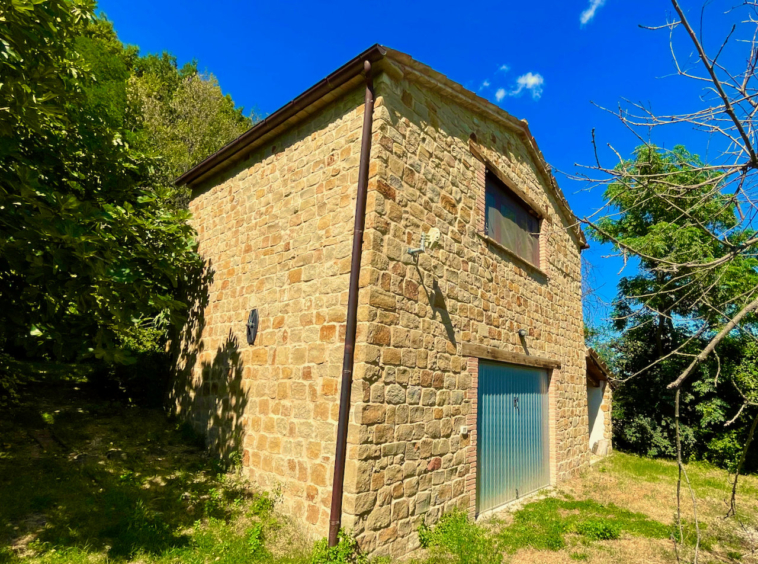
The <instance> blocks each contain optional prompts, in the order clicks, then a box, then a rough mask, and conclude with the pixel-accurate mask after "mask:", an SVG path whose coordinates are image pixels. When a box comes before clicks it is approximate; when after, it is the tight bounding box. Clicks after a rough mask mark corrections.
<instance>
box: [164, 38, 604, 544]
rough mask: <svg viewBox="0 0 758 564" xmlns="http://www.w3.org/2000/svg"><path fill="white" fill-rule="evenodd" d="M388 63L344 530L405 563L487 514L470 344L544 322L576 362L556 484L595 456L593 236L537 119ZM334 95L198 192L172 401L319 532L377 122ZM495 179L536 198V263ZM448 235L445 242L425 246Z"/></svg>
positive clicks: (560, 405)
mask: <svg viewBox="0 0 758 564" xmlns="http://www.w3.org/2000/svg"><path fill="white" fill-rule="evenodd" d="M375 67H376V68H377V69H378V72H377V73H376V76H375V78H374V85H375V95H376V98H375V108H374V122H373V132H372V149H371V162H370V172H369V194H368V205H367V212H366V213H367V216H366V232H365V235H364V243H363V248H364V251H363V263H362V268H361V272H360V281H361V283H360V286H361V290H360V295H359V309H358V321H359V323H358V332H357V346H356V355H355V372H354V384H353V389H352V406H351V413H350V426H349V433H348V461H347V467H346V476H345V497H344V507H343V526H345V527H347V528H350V529H352V530H353V532H354V533H355V534H356V536H357V538H358V540H359V541H360V544H361V546H362V547H363V548H364V550H366V551H368V552H370V553H374V554H391V555H394V556H399V555H403V554H406V553H408V552H410V551H412V550H414V549H415V548H417V547H418V538H417V534H416V531H417V528H418V526H419V524H420V523H421V522H422V521H425V522H427V523H434V522H436V520H437V519H438V518H439V517H440V515H441V514H442V513H443V512H444V511H446V510H448V509H450V508H451V507H453V506H458V507H461V508H463V509H465V510H467V511H469V512H471V513H472V515H474V513H475V488H476V407H477V406H476V403H477V401H476V398H477V392H476V385H477V367H478V358H476V357H473V356H470V355H469V356H465V355H464V354H463V349H464V345H470V344H473V345H482V346H484V347H489V348H494V349H498V350H502V351H510V352H512V353H520V354H523V353H524V352H525V351H524V344H523V343H522V342H521V341H520V339H519V337H518V333H517V332H518V330H519V329H521V328H523V329H526V330H527V331H528V336H527V338H526V342H527V343H528V354H529V355H533V356H536V357H541V358H543V357H544V358H550V359H555V360H556V361H558V362H560V369H554V370H552V372H551V376H550V386H549V403H550V422H549V428H550V458H551V481H552V482H553V483H555V482H557V481H560V480H563V479H565V478H567V477H569V476H570V475H572V474H573V473H575V472H576V471H577V470H578V469H579V468H581V467H582V466H583V465H586V464H587V463H588V462H589V458H590V450H589V444H588V404H587V382H586V372H585V371H586V367H585V362H586V361H585V346H584V338H583V321H582V307H581V265H580V247H581V246H582V243H583V239H582V238H581V233H580V232H579V231H578V230H577V229H576V228H575V226H573V215H571V214H570V211H568V208H567V206H566V204H565V201H564V200H563V197H562V195H561V194H560V192H559V191H558V190H557V187H556V186H554V184H553V182H554V181H553V180H552V177H551V176H550V175H549V171H547V169H546V167H545V165H544V161H542V157H541V155H540V154H539V152H538V151H536V148H535V146H534V145H531V143H533V141H532V140H531V137H530V136H525V135H524V134H523V133H520V132H523V131H524V130H525V129H524V127H523V124H521V123H520V122H518V120H515V118H512V117H511V116H509V115H508V114H506V113H505V112H504V111H502V110H500V109H499V108H497V107H495V106H493V105H492V104H489V103H488V102H486V101H485V100H482V99H481V98H478V97H477V96H476V95H474V94H473V93H470V92H467V91H465V90H464V89H463V88H462V87H460V86H458V85H456V84H455V83H453V82H452V81H449V80H448V79H446V78H445V77H443V76H442V75H440V74H438V73H436V72H434V71H432V70H431V69H429V68H428V67H425V66H423V65H420V64H419V63H417V62H416V61H413V59H411V58H410V57H408V56H406V55H403V54H401V53H397V52H390V53H389V54H388V55H387V57H386V58H385V59H384V60H382V61H381V62H380V63H379V64H378V65H375ZM332 98H333V99H331V100H324V101H322V102H321V103H319V104H314V106H313V107H312V108H310V111H309V112H308V113H307V115H303V116H302V117H301V119H299V120H293V121H292V123H291V124H289V125H288V126H287V127H284V128H282V130H281V131H280V132H278V133H277V134H275V135H271V136H270V137H269V138H268V139H265V140H263V141H261V142H260V143H259V144H258V146H257V147H256V148H255V149H254V150H253V151H252V152H251V153H250V154H249V155H247V156H246V158H245V159H244V160H242V161H238V162H235V163H231V164H230V165H229V166H228V167H226V168H224V169H222V170H219V171H218V172H216V173H214V174H211V175H210V176H208V177H207V178H205V179H204V180H203V181H202V182H200V183H197V184H195V185H193V186H192V188H193V198H192V201H191V204H190V209H191V211H192V214H193V220H192V223H193V226H194V227H195V229H196V230H197V233H198V241H199V250H200V253H201V254H202V256H203V257H204V259H205V260H206V263H207V271H206V273H205V278H204V279H202V280H199V281H198V286H197V289H196V290H195V293H194V299H195V307H194V308H193V312H192V316H191V319H190V322H189V323H188V325H187V327H186V328H185V331H184V333H183V335H182V338H181V339H180V340H178V341H177V343H175V347H176V351H177V359H178V360H177V366H176V379H175V385H174V388H173V391H172V395H171V400H172V403H173V406H174V409H175V410H176V411H177V412H178V413H179V414H181V415H182V416H184V417H187V418H189V419H190V420H192V421H193V422H194V424H195V425H196V427H197V428H198V429H200V430H202V431H204V432H205V433H207V435H208V439H209V443H210V445H211V446H212V447H213V448H215V449H216V450H218V451H220V452H222V453H229V452H232V451H235V450H241V451H242V453H243V465H244V468H245V472H246V473H247V474H248V475H249V477H250V479H251V480H252V481H253V482H255V483H256V484H258V485H260V487H262V488H266V489H271V490H278V491H280V492H281V500H282V508H283V510H284V511H285V512H286V513H288V514H289V515H291V516H293V517H294V518H296V519H297V520H299V521H300V522H302V523H303V524H304V526H305V527H306V528H307V529H308V530H309V531H310V532H311V533H312V534H313V535H314V536H324V535H325V534H326V531H327V529H328V518H329V515H328V511H329V504H330V499H331V479H332V474H333V464H334V460H333V459H334V451H335V439H336V421H337V413H338V397H339V395H338V392H339V390H338V386H339V377H340V373H341V360H342V354H343V344H344V330H345V328H344V323H345V315H346V305H347V304H346V301H347V290H348V276H349V270H350V259H351V257H350V246H351V241H352V225H353V219H354V218H353V214H354V208H355V193H356V184H357V176H358V159H359V146H360V141H361V139H360V135H361V124H362V116H363V96H362V88H361V86H360V85H359V84H358V85H351V86H349V87H345V88H343V89H342V90H341V91H338V92H336V93H335V94H334V96H333V97H332ZM526 131H527V132H528V130H526ZM485 169H497V171H498V173H499V174H501V175H503V176H505V177H506V180H507V181H508V184H509V185H510V186H513V187H515V188H516V189H518V190H519V191H520V193H522V194H523V195H524V197H525V198H527V199H528V201H530V202H531V203H533V204H534V205H535V206H538V207H539V212H540V213H541V214H542V215H543V216H544V218H545V219H544V220H543V224H542V230H541V232H542V234H541V236H540V250H541V253H540V255H541V260H540V264H539V265H536V266H533V265H530V264H528V263H526V262H525V261H523V260H522V259H520V258H519V257H518V256H516V255H514V254H513V253H511V252H510V251H508V250H507V249H505V248H503V247H501V246H500V245H498V244H496V243H495V242H493V241H491V240H489V239H488V238H487V237H486V235H485V234H484V175H485ZM433 227H436V228H438V229H439V230H440V232H441V238H440V242H439V245H438V246H437V248H435V249H434V250H432V251H430V252H428V253H421V254H420V255H419V256H418V257H417V258H414V257H412V256H411V255H409V254H408V253H407V250H408V248H410V247H416V246H418V243H419V237H420V234H421V233H425V232H428V231H429V229H431V228H433ZM252 308H257V309H258V311H259V316H260V327H259V332H258V336H257V339H256V342H255V344H254V346H248V345H247V343H246V341H245V335H244V330H245V321H246V320H247V316H248V313H249V311H250V309H252ZM605 389H606V390H607V391H606V394H607V396H608V399H607V401H606V400H604V406H605V407H604V410H606V416H605V425H606V428H607V429H608V431H607V432H606V436H608V437H609V436H610V435H609V432H610V414H609V413H608V412H607V410H608V406H609V402H610V388H609V387H608V386H605ZM463 426H468V428H469V432H468V433H467V434H465V435H464V434H462V433H461V428H462V427H463Z"/></svg>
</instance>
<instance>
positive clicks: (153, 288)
mask: <svg viewBox="0 0 758 564" xmlns="http://www.w3.org/2000/svg"><path fill="white" fill-rule="evenodd" d="M94 10H95V4H94V3H93V2H91V1H89V0H46V1H45V2H40V1H38V0H14V1H13V2H3V3H2V4H0V76H2V83H0V301H1V302H2V303H3V308H2V309H0V347H2V350H3V351H5V352H4V354H6V355H10V356H11V357H14V358H16V359H23V358H26V359H29V358H55V359H61V360H67V361H85V360H87V359H90V360H91V359H100V360H102V361H106V362H109V363H114V362H115V363H120V362H125V361H128V360H129V356H130V355H129V350H130V349H131V350H132V351H134V350H136V351H138V352H139V351H140V350H145V349H146V348H147V349H151V348H152V349H153V350H155V349H156V348H158V347H159V345H160V342H161V339H162V338H163V337H164V336H165V334H166V331H167V330H168V328H169V327H170V326H171V325H172V324H175V323H180V322H181V321H182V318H183V314H184V311H185V310H186V304H185V303H184V302H183V297H182V295H183V294H182V291H181V286H182V284H183V282H184V281H185V280H186V279H187V278H188V277H189V276H192V275H193V273H194V272H196V271H197V269H199V268H201V267H202V263H201V260H200V257H199V256H198V255H197V253H196V252H195V248H194V240H193V231H192V229H191V228H190V226H189V225H188V223H187V219H188V218H189V213H188V212H187V211H186V210H184V209H182V208H181V207H178V206H177V205H176V199H177V198H176V190H175V189H174V187H173V186H172V185H171V181H172V180H173V178H172V177H173V175H175V174H177V173H178V172H181V171H183V170H186V168H188V167H189V166H191V165H193V164H195V162H197V161H199V160H201V159H202V158H204V157H205V156H207V153H210V152H212V151H214V150H216V149H218V148H219V147H220V146H222V145H223V144H225V143H227V142H228V141H230V140H231V139H232V138H233V137H235V136H236V135H238V134H239V133H240V132H241V131H243V130H244V129H245V128H246V127H248V126H249V124H250V123H251V120H250V118H247V117H245V116H243V115H242V111H241V110H239V109H237V108H235V106H234V103H233V102H232V100H231V98H229V97H228V96H223V95H222V94H221V91H220V89H219V88H218V85H217V83H216V82H215V81H214V80H213V79H212V78H205V77H202V76H200V75H199V74H198V73H197V71H196V67H195V65H189V66H187V67H186V68H184V69H182V70H179V69H178V68H177V66H176V62H175V60H174V59H173V58H172V57H170V56H169V55H167V54H163V55H161V56H148V57H140V56H139V51H138V50H137V49H136V48H134V47H124V46H123V45H122V44H121V42H120V41H119V40H118V37H117V36H116V34H115V32H114V31H113V27H112V25H111V23H110V22H108V21H107V20H105V19H104V18H101V17H96V16H95V15H94ZM151 81H152V82H151ZM146 84H154V85H155V84H157V85H158V87H157V88H155V89H154V90H152V91H149V89H148V88H147V86H145V85H146ZM166 85H171V88H163V87H165V86H166ZM160 88H163V91H162V93H160V94H159V89H160ZM10 365H11V364H10V363H8V362H2V363H0V370H2V369H3V368H2V367H6V368H5V369H4V371H5V374H4V375H2V374H0V385H2V382H6V383H8V382H10V376H9V374H8V368H7V367H8V366H10Z"/></svg>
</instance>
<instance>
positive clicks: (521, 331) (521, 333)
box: [518, 329, 529, 339]
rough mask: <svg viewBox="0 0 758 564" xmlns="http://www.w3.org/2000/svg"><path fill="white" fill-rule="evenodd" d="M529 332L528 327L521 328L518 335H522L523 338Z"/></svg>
mask: <svg viewBox="0 0 758 564" xmlns="http://www.w3.org/2000/svg"><path fill="white" fill-rule="evenodd" d="M528 334H529V331H527V330H526V329H519V330H518V336H519V337H521V338H522V339H523V338H526V336H527V335H528Z"/></svg>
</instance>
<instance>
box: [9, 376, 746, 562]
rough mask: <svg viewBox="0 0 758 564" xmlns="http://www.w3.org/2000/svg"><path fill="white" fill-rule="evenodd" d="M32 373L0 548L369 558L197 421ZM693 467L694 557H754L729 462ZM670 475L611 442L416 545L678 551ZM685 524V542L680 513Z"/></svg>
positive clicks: (662, 464)
mask: <svg viewBox="0 0 758 564" xmlns="http://www.w3.org/2000/svg"><path fill="white" fill-rule="evenodd" d="M35 386H36V387H34V386H32V387H30V388H29V391H30V392H33V393H30V394H29V396H28V398H27V400H26V401H25V402H24V403H23V404H22V405H21V406H19V407H15V408H13V409H5V410H0V564H118V563H124V564H125V563H127V562H135V563H136V562H139V563H140V564H184V563H189V564H236V563H239V562H245V563H251V564H254V563H257V562H261V563H267V564H268V563H271V564H306V563H311V564H358V563H363V562H365V559H362V558H360V557H358V556H357V554H356V550H355V545H354V543H353V541H349V542H347V543H346V544H344V545H343V546H342V547H341V549H340V550H327V549H326V547H325V545H324V543H323V542H321V543H319V544H318V545H317V547H316V550H315V551H314V549H313V546H312V545H311V543H310V542H306V541H304V539H303V538H302V537H301V536H300V534H299V533H298V530H299V529H298V528H297V527H296V526H293V525H292V524H291V523H289V522H288V520H287V519H285V518H283V517H282V516H280V515H279V514H278V513H277V510H276V495H275V494H270V493H265V492H260V491H257V490H255V489H254V488H253V487H251V485H250V484H249V483H248V482H247V481H245V480H244V479H242V477H241V476H240V475H238V474H237V473H236V471H235V467H236V466H237V465H238V464H239V457H234V456H232V457H231V459H230V460H229V461H227V462H226V463H222V462H221V461H219V460H217V459H215V458H212V457H209V456H208V455H207V454H206V453H205V451H204V449H203V438H202V437H200V436H198V435H197V434H196V433H195V432H194V431H193V430H192V428H191V427H190V426H187V425H182V424H180V423H179V422H177V421H171V420H169V419H167V418H166V415H165V414H164V413H163V412H162V411H161V410H155V409H144V408H140V407H135V406H134V405H132V404H129V403H127V402H124V401H115V400H113V399H108V398H104V397H102V396H101V395H98V393H95V391H94V390H93V389H91V388H90V387H89V386H88V385H87V382H86V378H84V377H81V376H80V375H75V376H74V377H72V378H68V379H67V378H65V377H60V378H58V379H56V380H54V381H52V382H48V383H46V384H44V385H35ZM688 469H689V473H690V477H691V479H692V481H693V484H694V487H695V490H696V492H697V495H698V500H699V509H700V514H701V530H702V531H703V542H702V548H703V550H704V551H705V552H704V559H703V561H734V562H736V561H747V562H750V561H751V558H753V552H751V551H752V546H751V545H750V543H749V542H748V540H746V537H745V535H744V531H743V529H741V526H740V525H739V524H738V523H737V522H736V521H735V520H734V519H730V520H724V519H723V513H724V511H725V508H724V506H723V500H724V499H725V498H726V495H727V493H728V490H729V483H728V479H727V478H728V476H727V474H726V473H725V472H724V471H722V470H718V469H717V468H715V467H712V466H709V465H707V464H690V465H689V466H688ZM675 480H676V465H675V464H674V463H673V462H671V461H665V460H664V461H661V460H649V459H644V458H640V457H636V456H631V455H625V454H620V453H616V454H614V455H613V456H612V457H610V458H608V459H606V460H605V461H603V462H600V463H598V464H596V465H594V466H593V467H592V468H590V469H588V470H587V471H586V472H585V473H584V474H583V475H582V476H580V477H579V478H577V479H575V480H572V481H571V482H569V483H566V484H564V485H562V486H561V490H560V491H559V492H558V493H557V494H556V495H554V496H553V497H546V498H543V499H537V500H535V501H533V502H531V503H527V504H526V505H524V506H523V507H521V508H520V509H518V510H517V511H515V512H514V513H513V514H512V515H510V516H509V517H508V518H507V520H500V521H498V520H490V521H487V522H485V523H484V524H483V525H478V524H474V523H473V522H471V521H470V520H469V519H468V518H467V516H466V515H465V514H464V513H461V512H453V513H451V514H448V515H446V516H445V517H444V518H443V520H442V521H441V522H440V523H439V524H437V525H436V526H433V527H422V528H421V530H420V531H419V534H420V540H421V541H422V544H423V545H424V546H425V547H426V550H425V551H424V552H423V553H421V554H420V555H418V558H420V559H422V561H423V562H425V563H427V564H439V563H446V562H449V563H450V564H499V563H500V562H502V561H508V562H515V561H519V560H520V559H521V558H522V555H524V554H526V555H527V556H529V555H531V557H532V558H535V555H536V558H537V559H539V558H542V556H540V553H539V551H550V552H556V551H562V552H563V554H560V555H554V556H553V557H554V558H555V557H558V558H563V559H564V560H576V561H586V560H590V559H591V560H592V561H595V562H597V561H602V562H612V561H614V560H613V558H621V559H622V560H623V558H624V556H628V554H629V553H628V552H627V553H623V550H627V551H628V550H630V549H629V548H628V547H629V543H630V542H631V543H633V545H632V546H633V548H632V550H634V551H635V555H636V553H637V550H638V547H639V550H647V551H649V553H650V554H655V555H660V554H662V551H669V552H670V554H668V556H670V557H671V558H672V559H673V552H671V543H670V541H669V540H668V539H669V538H670V536H671V535H672V534H674V535H677V534H678V532H677V531H675V530H674V529H673V526H672V524H673V515H674V507H673V505H672V495H673V491H674V490H673V488H674V485H675ZM740 489H741V491H740V501H739V504H738V515H739V517H740V520H741V522H742V523H743V524H744V526H745V527H747V529H749V530H755V529H756V528H757V527H758V517H756V516H757V515H758V503H756V499H757V498H758V495H756V494H758V480H756V479H755V477H753V476H746V477H745V478H744V480H741V481H740ZM651 515H655V516H657V518H653V517H651ZM684 536H685V539H684V540H685V546H686V547H690V549H691V547H692V544H693V541H694V526H693V523H692V521H691V520H687V518H686V516H685V523H684ZM348 540H349V539H348ZM625 542H626V545H625V544H624V543H625ZM348 545H349V546H348ZM623 546H627V548H626V549H623ZM616 547H621V548H616ZM614 550H621V551H622V552H614ZM519 551H525V552H519ZM619 554H620V555H621V556H619ZM530 561H533V560H530ZM383 562H389V560H388V559H385V560H383ZM373 564H378V561H377V560H374V561H373Z"/></svg>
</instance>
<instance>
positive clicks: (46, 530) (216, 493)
mask: <svg viewBox="0 0 758 564" xmlns="http://www.w3.org/2000/svg"><path fill="white" fill-rule="evenodd" d="M28 391H29V393H28V398H29V399H28V400H27V401H26V402H25V403H24V404H22V405H20V406H18V407H16V408H13V409H12V410H8V411H6V412H4V413H2V414H0V500H2V501H0V562H3V561H10V560H9V559H15V558H16V556H15V555H23V554H24V553H26V552H28V551H29V550H30V549H37V550H39V549H43V550H44V549H46V550H49V549H53V548H54V549H55V550H56V551H65V550H69V549H86V550H87V551H96V552H102V553H104V554H106V555H107V556H108V557H109V558H112V559H115V560H124V559H128V558H131V557H132V556H134V555H135V554H138V553H145V554H154V555H158V554H162V553H165V552H166V551H169V550H171V549H177V548H180V547H183V546H186V545H187V543H188V541H189V532H190V531H191V527H192V525H193V524H194V523H195V522H196V521H197V520H198V519H201V518H203V517H214V518H217V519H226V518H228V517H229V516H230V512H231V509H230V508H231V507H232V505H231V503H229V498H230V497H235V496H239V497H240V499H241V498H243V497H245V496H248V495H249V492H248V491H247V490H246V489H245V488H243V487H239V488H238V489H235V488H234V486H233V485H230V484H229V483H228V481H225V479H224V478H223V475H221V474H219V472H220V471H221V470H222V469H221V468H219V466H218V464H214V463H213V462H212V461H211V460H210V459H209V458H208V457H207V456H206V454H205V451H204V450H203V449H202V442H203V441H202V440H201V438H199V437H198V436H197V435H196V434H195V433H194V432H193V431H192V430H191V429H190V428H188V427H187V426H186V425H182V424H179V423H178V422H176V421H171V420H167V418H166V416H165V414H164V413H163V412H162V411H161V410H159V409H143V408H137V407H130V406H128V405H126V404H122V403H117V402H113V401H107V400H103V398H101V397H98V396H97V394H95V393H94V392H93V391H92V390H91V389H89V388H88V386H87V385H86V384H80V383H60V384H55V385H49V384H45V385H38V386H34V387H30V388H29V390H28Z"/></svg>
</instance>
